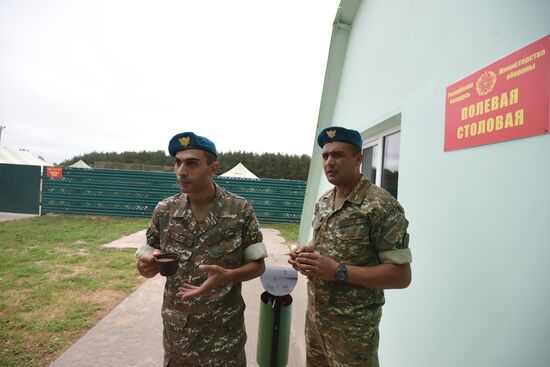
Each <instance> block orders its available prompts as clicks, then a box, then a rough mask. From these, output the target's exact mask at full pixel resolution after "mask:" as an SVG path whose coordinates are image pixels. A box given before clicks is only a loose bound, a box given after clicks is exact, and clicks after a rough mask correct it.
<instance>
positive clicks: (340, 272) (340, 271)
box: [336, 263, 348, 282]
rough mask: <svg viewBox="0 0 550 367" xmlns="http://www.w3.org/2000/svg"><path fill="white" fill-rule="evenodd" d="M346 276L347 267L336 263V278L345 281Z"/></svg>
mask: <svg viewBox="0 0 550 367" xmlns="http://www.w3.org/2000/svg"><path fill="white" fill-rule="evenodd" d="M347 278H348V269H347V268H346V264H344V263H340V264H338V267H337V268H336V280H337V281H338V282H345V281H346V279H347Z"/></svg>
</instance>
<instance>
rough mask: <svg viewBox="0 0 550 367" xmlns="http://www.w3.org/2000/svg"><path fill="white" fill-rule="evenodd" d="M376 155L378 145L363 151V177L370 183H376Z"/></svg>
mask: <svg viewBox="0 0 550 367" xmlns="http://www.w3.org/2000/svg"><path fill="white" fill-rule="evenodd" d="M377 155H378V144H376V145H373V146H370V147H368V148H365V149H363V167H362V172H363V176H365V177H366V178H367V179H368V180H369V181H370V182H372V183H376V169H377V168H378V158H377Z"/></svg>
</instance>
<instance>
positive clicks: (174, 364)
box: [163, 351, 246, 367]
mask: <svg viewBox="0 0 550 367" xmlns="http://www.w3.org/2000/svg"><path fill="white" fill-rule="evenodd" d="M163 366H164V367H246V354H245V353H244V351H242V352H241V353H237V355H236V356H233V357H231V358H228V359H226V360H223V361H215V362H209V363H207V364H197V363H187V362H185V361H178V360H175V359H174V358H170V356H169V355H168V353H166V352H165V353H164V364H163Z"/></svg>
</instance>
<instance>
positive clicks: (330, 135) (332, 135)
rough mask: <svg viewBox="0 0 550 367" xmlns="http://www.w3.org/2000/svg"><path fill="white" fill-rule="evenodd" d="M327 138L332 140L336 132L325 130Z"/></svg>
mask: <svg viewBox="0 0 550 367" xmlns="http://www.w3.org/2000/svg"><path fill="white" fill-rule="evenodd" d="M327 136H328V137H329V138H331V139H332V138H334V137H335V136H336V130H327Z"/></svg>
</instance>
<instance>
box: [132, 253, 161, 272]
mask: <svg viewBox="0 0 550 367" xmlns="http://www.w3.org/2000/svg"><path fill="white" fill-rule="evenodd" d="M158 255H160V252H159V251H153V252H151V253H149V254H144V255H141V256H140V258H139V259H138V261H137V269H138V271H139V273H140V274H141V275H142V276H144V277H145V278H152V277H154V276H155V275H157V273H158V272H159V267H158V264H157V262H156V261H155V258H156V257H157V256H158Z"/></svg>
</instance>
